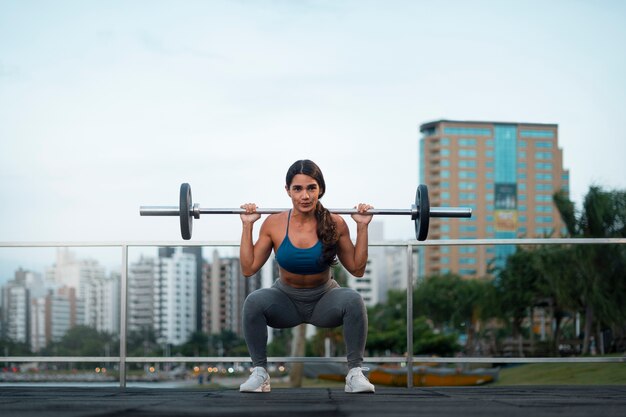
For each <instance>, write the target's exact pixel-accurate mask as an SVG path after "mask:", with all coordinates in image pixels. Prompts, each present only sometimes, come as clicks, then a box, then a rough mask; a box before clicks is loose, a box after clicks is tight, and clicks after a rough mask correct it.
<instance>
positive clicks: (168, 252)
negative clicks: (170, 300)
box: [159, 246, 204, 331]
mask: <svg viewBox="0 0 626 417" xmlns="http://www.w3.org/2000/svg"><path fill="white" fill-rule="evenodd" d="M182 250H183V253H191V254H193V255H194V256H195V257H196V330H197V331H202V302H203V300H202V279H201V277H202V269H203V264H204V258H203V257H202V246H183V248H182ZM175 251H176V248H174V247H171V246H165V247H162V248H159V258H169V257H171V256H172V255H173V254H174V252H175Z"/></svg>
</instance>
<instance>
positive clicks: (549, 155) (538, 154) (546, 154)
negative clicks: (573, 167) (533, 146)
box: [535, 152, 552, 159]
mask: <svg viewBox="0 0 626 417" xmlns="http://www.w3.org/2000/svg"><path fill="white" fill-rule="evenodd" d="M535 159H552V152H535Z"/></svg>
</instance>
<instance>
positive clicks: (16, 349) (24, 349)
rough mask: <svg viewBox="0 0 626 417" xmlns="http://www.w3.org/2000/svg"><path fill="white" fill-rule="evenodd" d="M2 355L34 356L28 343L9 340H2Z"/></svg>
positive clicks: (0, 351) (0, 348)
mask: <svg viewBox="0 0 626 417" xmlns="http://www.w3.org/2000/svg"><path fill="white" fill-rule="evenodd" d="M0 355H3V356H29V355H32V353H31V351H30V347H29V346H28V343H23V342H14V341H12V340H10V339H8V338H0Z"/></svg>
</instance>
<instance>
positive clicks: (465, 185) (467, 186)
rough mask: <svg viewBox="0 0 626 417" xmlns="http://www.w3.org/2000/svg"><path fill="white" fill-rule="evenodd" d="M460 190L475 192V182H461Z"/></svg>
mask: <svg viewBox="0 0 626 417" xmlns="http://www.w3.org/2000/svg"><path fill="white" fill-rule="evenodd" d="M459 189H460V190H475V189H476V183H475V182H459Z"/></svg>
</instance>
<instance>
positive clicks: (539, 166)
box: [535, 162, 552, 171]
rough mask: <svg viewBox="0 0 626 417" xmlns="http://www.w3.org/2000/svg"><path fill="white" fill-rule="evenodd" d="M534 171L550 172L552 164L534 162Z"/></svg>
mask: <svg viewBox="0 0 626 417" xmlns="http://www.w3.org/2000/svg"><path fill="white" fill-rule="evenodd" d="M535 169H538V170H544V171H552V163H550V162H535Z"/></svg>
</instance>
